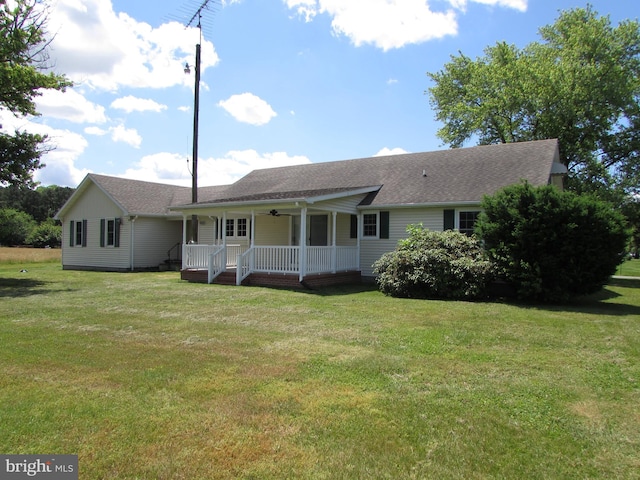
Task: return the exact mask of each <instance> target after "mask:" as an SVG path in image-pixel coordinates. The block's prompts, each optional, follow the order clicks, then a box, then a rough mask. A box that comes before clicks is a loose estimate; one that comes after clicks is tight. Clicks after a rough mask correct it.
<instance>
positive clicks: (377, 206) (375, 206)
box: [356, 200, 480, 210]
mask: <svg viewBox="0 0 640 480" xmlns="http://www.w3.org/2000/svg"><path fill="white" fill-rule="evenodd" d="M474 205H480V201H479V200H467V201H464V202H432V203H388V204H373V205H358V206H357V207H356V208H357V209H358V210H384V209H393V208H425V207H432V208H433V207H459V206H474Z"/></svg>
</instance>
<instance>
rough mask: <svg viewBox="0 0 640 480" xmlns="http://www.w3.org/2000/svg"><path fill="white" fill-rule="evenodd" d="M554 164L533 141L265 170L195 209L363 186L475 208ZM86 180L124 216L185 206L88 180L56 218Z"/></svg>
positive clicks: (150, 187)
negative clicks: (485, 196)
mask: <svg viewBox="0 0 640 480" xmlns="http://www.w3.org/2000/svg"><path fill="white" fill-rule="evenodd" d="M554 161H558V142H557V141H556V140H539V141H534V142H522V143H509V144H501V145H489V146H479V147H471V148H459V149H452V150H441V151H435V152H423V153H409V154H403V155H390V156H384V157H372V158H361V159H355V160H343V161H337V162H325V163H313V164H306V165H295V166H290V167H278V168H267V169H262V170H254V171H252V172H251V173H249V174H248V175H246V176H245V177H243V178H241V179H240V180H238V181H237V182H235V183H233V184H231V185H224V186H212V187H200V188H199V189H198V200H199V202H198V203H199V204H201V205H206V204H212V205H220V204H224V203H225V202H229V203H234V204H237V203H242V202H247V203H251V202H258V201H269V200H274V201H280V200H287V199H296V200H298V199H304V198H311V197H319V196H324V195H331V194H341V193H344V194H348V192H349V191H352V190H362V189H366V188H368V187H370V188H371V193H370V194H369V195H367V197H366V198H365V199H364V200H363V202H362V204H361V205H367V206H373V207H376V206H390V205H429V204H447V203H471V202H480V201H481V200H482V197H483V196H484V195H486V194H493V193H495V192H496V191H498V190H499V189H501V188H503V187H505V186H507V185H512V184H514V183H518V182H520V181H521V180H526V181H528V182H529V183H531V184H532V185H546V184H547V183H548V182H549V177H550V175H551V174H552V173H555V172H552V169H553V166H554V163H553V162H554ZM423 172H424V174H425V175H423ZM89 181H92V182H94V183H95V184H96V185H97V186H98V187H99V188H101V189H102V190H103V191H104V192H105V193H106V194H107V195H109V196H110V197H111V198H112V200H113V201H114V202H116V204H118V205H119V206H120V207H121V208H122V209H123V211H124V213H125V214H126V215H167V214H169V213H170V210H169V209H170V208H172V207H178V206H186V205H188V204H190V203H191V188H190V187H178V186H174V185H166V184H161V183H153V182H143V181H138V180H127V179H124V178H118V177H110V176H106V175H97V174H89V175H87V177H86V178H85V180H83V182H82V183H81V184H80V187H79V188H78V191H77V192H76V194H74V195H73V196H72V197H71V199H69V202H67V204H65V205H64V206H63V207H62V209H61V210H60V212H59V213H58V215H63V214H64V212H65V211H66V209H67V208H69V206H70V205H72V204H73V203H74V202H75V201H76V199H77V197H79V195H77V194H79V193H81V190H82V189H84V188H86V186H87V185H88V184H89ZM380 186H381V187H380ZM174 214H175V212H174Z"/></svg>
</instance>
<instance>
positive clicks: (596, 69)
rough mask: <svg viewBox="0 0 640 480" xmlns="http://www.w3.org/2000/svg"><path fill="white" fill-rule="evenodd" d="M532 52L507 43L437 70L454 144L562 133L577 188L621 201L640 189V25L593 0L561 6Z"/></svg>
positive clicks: (441, 116) (438, 98)
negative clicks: (596, 6)
mask: <svg viewBox="0 0 640 480" xmlns="http://www.w3.org/2000/svg"><path fill="white" fill-rule="evenodd" d="M539 34H540V37H541V39H542V41H541V42H533V43H531V44H529V45H527V46H526V47H525V48H523V49H519V48H517V47H516V46H513V45H508V44H506V43H497V44H496V45H495V46H492V47H488V48H486V49H485V55H484V56H483V57H481V58H477V59H475V60H473V59H471V58H469V57H467V56H465V55H464V54H462V53H460V54H459V56H453V57H452V58H451V61H450V63H447V64H446V65H445V67H444V69H443V70H442V71H439V72H436V73H429V74H428V76H429V77H430V78H431V80H432V81H433V82H434V86H433V87H431V88H430V89H429V90H428V93H429V94H430V101H431V105H432V107H433V108H434V109H435V111H436V118H437V119H438V120H440V121H442V122H443V123H444V126H443V127H442V128H441V129H440V130H439V132H438V135H439V137H440V138H442V139H443V140H444V141H445V142H446V143H448V144H449V145H450V146H451V147H460V146H462V145H463V144H464V143H465V142H466V141H468V140H470V139H472V138H477V140H478V142H479V143H480V144H494V143H507V142H518V141H528V140H539V139H549V138H557V139H558V140H559V144H560V156H561V161H562V162H563V163H564V164H565V165H566V166H567V167H568V168H569V170H570V173H571V175H570V177H569V186H570V187H571V189H574V190H576V191H582V192H585V191H588V192H596V193H598V194H599V195H600V196H601V197H606V196H609V197H610V198H615V199H616V200H617V201H619V200H620V199H621V198H622V196H623V193H622V192H618V193H617V195H618V196H617V197H615V196H614V197H612V194H613V193H615V192H614V190H615V189H618V190H621V191H624V192H626V193H629V192H633V191H636V192H637V191H638V190H639V189H640V105H639V99H640V81H639V80H638V79H639V78H640V26H639V24H638V22H637V21H624V22H622V23H620V24H619V25H618V26H617V27H613V26H612V25H611V22H610V19H609V17H599V16H598V14H597V13H596V12H594V11H593V10H592V8H591V7H590V6H588V7H587V8H585V9H581V8H577V9H573V10H568V11H565V12H561V13H560V16H559V18H558V19H557V20H556V22H555V23H554V24H553V25H549V26H546V27H543V28H541V29H540V30H539Z"/></svg>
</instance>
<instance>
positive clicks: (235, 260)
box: [181, 244, 360, 286]
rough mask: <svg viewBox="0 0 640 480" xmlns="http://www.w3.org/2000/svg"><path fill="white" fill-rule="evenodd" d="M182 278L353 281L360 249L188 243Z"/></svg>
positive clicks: (308, 282)
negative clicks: (246, 246)
mask: <svg viewBox="0 0 640 480" xmlns="http://www.w3.org/2000/svg"><path fill="white" fill-rule="evenodd" d="M205 272H206V276H205ZM230 274H232V275H233V276H231V275H230ZM347 274H348V275H347ZM221 277H222V278H221ZM181 278H182V279H183V280H189V281H194V282H204V281H206V283H216V280H217V279H220V283H233V284H235V285H243V284H244V285H247V284H252V285H274V286H295V285H302V286H308V285H318V284H322V285H329V284H335V283H345V282H348V283H352V282H354V281H360V265H359V251H358V247H349V246H337V245H333V246H323V247H318V246H306V248H304V247H302V246H277V245H276V246H264V245H260V246H256V245H254V246H249V247H248V248H245V247H244V246H242V245H237V244H236V245H226V246H225V245H196V244H187V245H185V247H184V255H183V268H182V270H181Z"/></svg>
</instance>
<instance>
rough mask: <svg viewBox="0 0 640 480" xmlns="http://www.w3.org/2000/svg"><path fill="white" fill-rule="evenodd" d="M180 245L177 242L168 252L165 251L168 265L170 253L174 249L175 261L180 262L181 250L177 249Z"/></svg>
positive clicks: (180, 243)
mask: <svg viewBox="0 0 640 480" xmlns="http://www.w3.org/2000/svg"><path fill="white" fill-rule="evenodd" d="M181 245H182V242H177V243H176V244H175V245H173V246H172V247H171V248H170V249H169V250H167V257H168V258H169V265H171V252H172V251H173V250H174V249H175V250H176V258H175V260H176V261H178V260H180V257H181V253H182V249H181V248H178V247H180V246H181Z"/></svg>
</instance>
